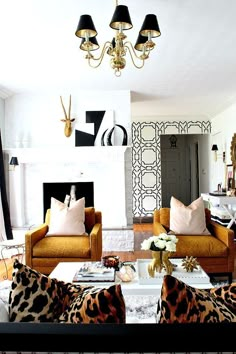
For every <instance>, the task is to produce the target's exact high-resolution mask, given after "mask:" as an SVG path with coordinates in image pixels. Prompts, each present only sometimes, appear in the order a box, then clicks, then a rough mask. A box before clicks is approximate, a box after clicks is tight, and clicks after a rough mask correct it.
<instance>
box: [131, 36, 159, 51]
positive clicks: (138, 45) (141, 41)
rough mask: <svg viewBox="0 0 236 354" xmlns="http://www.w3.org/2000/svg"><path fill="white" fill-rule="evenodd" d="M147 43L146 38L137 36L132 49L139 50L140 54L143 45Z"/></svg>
mask: <svg viewBox="0 0 236 354" xmlns="http://www.w3.org/2000/svg"><path fill="white" fill-rule="evenodd" d="M146 42H147V37H144V36H142V35H141V34H139V36H138V38H137V41H136V43H135V46H134V48H135V49H136V50H139V51H140V52H142V51H143V50H144V44H145V43H146ZM149 48H150V47H149ZM153 48H154V47H152V48H150V50H152V49H153Z"/></svg>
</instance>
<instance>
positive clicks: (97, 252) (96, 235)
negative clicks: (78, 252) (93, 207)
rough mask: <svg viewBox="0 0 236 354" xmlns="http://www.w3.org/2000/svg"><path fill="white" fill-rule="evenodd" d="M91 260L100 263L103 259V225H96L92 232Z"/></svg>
mask: <svg viewBox="0 0 236 354" xmlns="http://www.w3.org/2000/svg"><path fill="white" fill-rule="evenodd" d="M89 235H90V247H91V258H92V260H94V261H100V260H101V257H102V224H99V223H98V224H95V225H94V226H93V228H92V230H91V232H90V234H89Z"/></svg>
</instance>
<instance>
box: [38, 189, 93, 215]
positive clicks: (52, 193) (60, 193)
mask: <svg viewBox="0 0 236 354" xmlns="http://www.w3.org/2000/svg"><path fill="white" fill-rule="evenodd" d="M72 186H75V196H76V200H78V199H80V198H82V197H84V198H85V206H86V207H90V206H94V190H93V182H47V183H43V215H45V214H46V211H47V209H49V208H50V205H51V197H53V198H55V199H57V200H60V201H61V202H62V203H63V202H64V200H65V197H66V195H70V192H71V187H72Z"/></svg>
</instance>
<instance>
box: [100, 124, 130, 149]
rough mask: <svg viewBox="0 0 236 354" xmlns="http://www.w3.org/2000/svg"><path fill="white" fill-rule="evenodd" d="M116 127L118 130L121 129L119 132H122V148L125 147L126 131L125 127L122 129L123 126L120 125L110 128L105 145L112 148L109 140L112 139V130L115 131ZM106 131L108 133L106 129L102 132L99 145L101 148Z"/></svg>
mask: <svg viewBox="0 0 236 354" xmlns="http://www.w3.org/2000/svg"><path fill="white" fill-rule="evenodd" d="M116 126H117V127H119V128H121V130H122V132H123V141H122V146H124V145H127V143H128V135H127V131H126V129H125V127H123V126H122V125H120V124H115V126H114V127H112V128H111V129H110V131H109V132H108V134H107V145H108V146H112V139H111V138H112V134H113V132H114V129H115V127H116ZM107 131H108V129H106V130H105V131H104V132H103V134H102V137H101V145H102V146H105V142H104V139H105V135H106V133H107Z"/></svg>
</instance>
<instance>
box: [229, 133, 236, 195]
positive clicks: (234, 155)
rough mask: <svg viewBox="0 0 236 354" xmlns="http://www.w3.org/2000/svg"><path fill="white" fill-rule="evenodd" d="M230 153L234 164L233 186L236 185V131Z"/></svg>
mask: <svg viewBox="0 0 236 354" xmlns="http://www.w3.org/2000/svg"><path fill="white" fill-rule="evenodd" d="M230 155H231V161H232V165H233V188H235V185H236V181H235V180H236V133H235V134H234V135H233V137H232V140H231V146H230Z"/></svg>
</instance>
